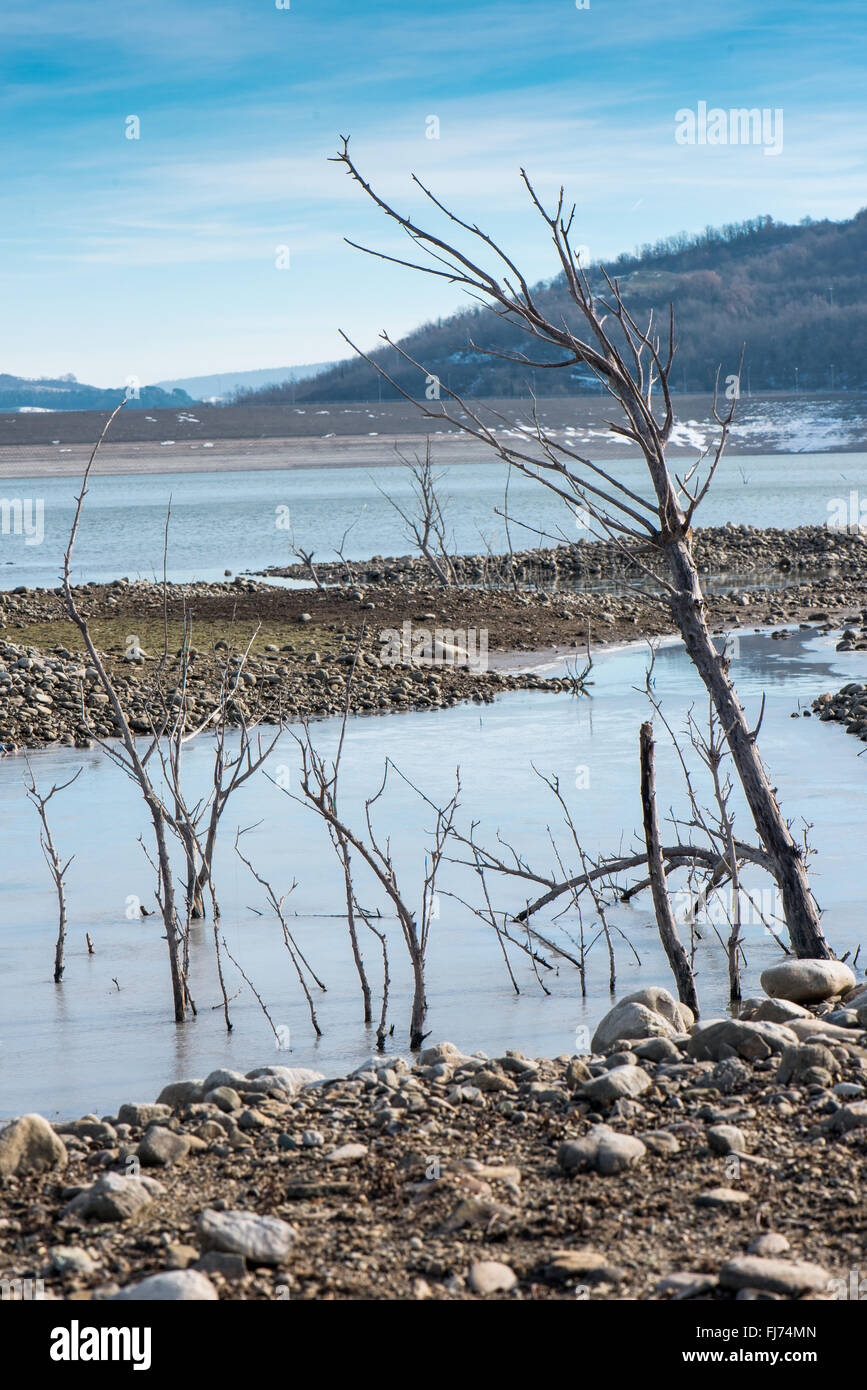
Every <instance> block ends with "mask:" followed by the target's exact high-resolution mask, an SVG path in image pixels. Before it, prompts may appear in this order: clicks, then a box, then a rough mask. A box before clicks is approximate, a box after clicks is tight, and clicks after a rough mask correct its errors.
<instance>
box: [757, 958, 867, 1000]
mask: <svg viewBox="0 0 867 1390" xmlns="http://www.w3.org/2000/svg"><path fill="white" fill-rule="evenodd" d="M854 984H855V976H854V975H853V973H852V971H851V970H850V969H849V967H848V965H844V964H843V962H842V961H840V960H787V961H783V963H782V965H772V966H771V968H770V969H769V970H764V971H763V972H762V989H763V990H764V991H765V994H768V995H770V997H771V998H772V999H790V1000H791V1001H792V1002H793V1003H794V1004H820V1003H821V1002H822V1000H823V999H830V998H831V997H832V996H833V995H835V994H842V993H843V992H844V990H847V989H852V987H853V985H854Z"/></svg>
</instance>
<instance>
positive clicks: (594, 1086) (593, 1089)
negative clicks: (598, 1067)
mask: <svg viewBox="0 0 867 1390" xmlns="http://www.w3.org/2000/svg"><path fill="white" fill-rule="evenodd" d="M652 1085H653V1082H652V1081H651V1079H650V1077H649V1076H648V1075H647V1072H646V1071H644V1069H643V1068H642V1067H634V1066H628V1065H627V1066H624V1067H612V1068H611V1070H610V1071H607V1072H605V1074H604V1076H597V1077H596V1078H595V1079H594V1080H593V1081H586V1082H585V1083H584V1085H583V1086H582V1087H581V1095H582V1096H583V1097H584V1099H585V1100H590V1101H593V1102H594V1103H595V1102H597V1101H602V1102H608V1101H615V1100H619V1099H620V1098H621V1096H627V1097H629V1096H640V1095H641V1094H642V1092H643V1091H646V1090H648V1089H649V1087H650V1086H652Z"/></svg>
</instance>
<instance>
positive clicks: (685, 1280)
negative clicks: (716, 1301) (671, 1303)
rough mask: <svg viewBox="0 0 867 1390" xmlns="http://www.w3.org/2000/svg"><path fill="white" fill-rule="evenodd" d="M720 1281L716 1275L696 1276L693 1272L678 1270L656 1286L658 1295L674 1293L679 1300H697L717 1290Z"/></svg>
mask: <svg viewBox="0 0 867 1390" xmlns="http://www.w3.org/2000/svg"><path fill="white" fill-rule="evenodd" d="M718 1283H719V1279H718V1278H717V1276H716V1275H715V1274H694V1273H693V1272H692V1271H691V1270H687V1269H683V1270H677V1271H676V1272H675V1273H673V1274H666V1276H665V1278H664V1279H660V1281H659V1283H658V1284H657V1285H656V1292H657V1293H673V1294H674V1295H675V1297H676V1298H678V1299H686V1298H697V1297H698V1296H699V1294H703V1293H709V1292H710V1290H711V1289H715V1288H716V1286H717V1284H718Z"/></svg>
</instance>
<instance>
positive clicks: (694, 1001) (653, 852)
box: [640, 722, 699, 1018]
mask: <svg viewBox="0 0 867 1390" xmlns="http://www.w3.org/2000/svg"><path fill="white" fill-rule="evenodd" d="M640 752H641V808H642V811H643V813H644V841H645V844H646V845H647V871H648V874H649V876H650V892H651V895H652V897H653V908H654V912H655V913H656V925H657V927H658V928H659V936H660V940H661V941H662V945H663V947H664V949H665V954H666V955H667V956H668V963H669V965H670V966H671V968H672V971H673V972H674V978H675V980H676V981H677V997H678V999H679V1000H680V1001H681V1003H682V1004H687V1005H688V1006H689V1008H690V1009H692V1012H693V1013H694V1014H695V1016H696V1018H698V1013H699V1008H698V995H697V994H696V989H695V976H694V975H693V973H692V967H691V966H690V963H689V957H688V956H687V954H686V951H685V950H684V948H683V943H682V942H681V939H680V937H679V936H678V934H677V924H676V922H675V920H674V913H673V912H672V909H671V899H670V898H669V896H668V888H667V887H666V882H665V862H664V858H663V854H662V842H661V840H660V837H659V819H658V816H657V813H656V771H655V767H654V759H653V725H652V724H650V723H649V722H648V723H644V724H642V726H641V734H640Z"/></svg>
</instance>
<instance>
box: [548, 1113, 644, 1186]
mask: <svg viewBox="0 0 867 1390" xmlns="http://www.w3.org/2000/svg"><path fill="white" fill-rule="evenodd" d="M646 1152H647V1149H646V1147H645V1145H644V1144H642V1142H641V1140H640V1139H636V1138H634V1136H633V1135H631V1134H618V1133H617V1132H616V1131H615V1130H613V1129H610V1128H609V1126H608V1125H594V1126H593V1128H592V1129H591V1130H589V1131H588V1133H587V1134H585V1135H583V1136H582V1137H581V1138H579V1139H565V1140H564V1141H563V1143H562V1144H560V1146H559V1148H558V1149H557V1163H558V1165H559V1166H560V1168H562V1170H563V1171H564V1173H579V1172H583V1171H586V1170H588V1169H595V1171H596V1172H597V1173H601V1174H602V1175H603V1176H605V1177H610V1176H611V1175H612V1174H614V1173H620V1172H622V1171H623V1169H624V1168H631V1167H632V1166H633V1165H634V1164H636V1163H639V1162H640V1161H641V1159H642V1158H643V1157H644V1155H645V1154H646Z"/></svg>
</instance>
